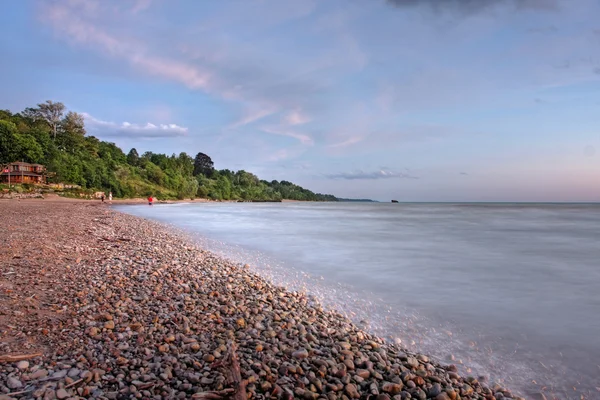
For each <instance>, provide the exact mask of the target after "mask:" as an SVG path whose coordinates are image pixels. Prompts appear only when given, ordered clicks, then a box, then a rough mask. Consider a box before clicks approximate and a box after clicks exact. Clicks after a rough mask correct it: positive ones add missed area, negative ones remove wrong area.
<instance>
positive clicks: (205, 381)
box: [200, 377, 215, 386]
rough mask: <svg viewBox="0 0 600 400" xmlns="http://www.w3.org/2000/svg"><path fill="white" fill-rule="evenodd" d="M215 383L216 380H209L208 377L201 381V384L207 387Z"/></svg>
mask: <svg viewBox="0 0 600 400" xmlns="http://www.w3.org/2000/svg"><path fill="white" fill-rule="evenodd" d="M214 382H215V380H214V379H209V378H207V377H203V378H202V379H201V380H200V384H202V385H205V386H206V385H212V384H213V383H214Z"/></svg>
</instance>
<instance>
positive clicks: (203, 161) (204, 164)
mask: <svg viewBox="0 0 600 400" xmlns="http://www.w3.org/2000/svg"><path fill="white" fill-rule="evenodd" d="M213 171H214V163H213V161H212V160H211V159H210V157H209V156H207V155H206V154H204V153H198V154H196V158H195V159H194V172H193V174H194V176H197V175H199V174H202V175H204V176H208V177H210V176H211V175H212V173H213Z"/></svg>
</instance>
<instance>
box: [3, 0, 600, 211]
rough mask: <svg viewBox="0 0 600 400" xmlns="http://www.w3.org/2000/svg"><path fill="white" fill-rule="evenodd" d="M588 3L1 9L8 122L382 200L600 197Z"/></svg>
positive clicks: (598, 117) (80, 3) (598, 62)
mask: <svg viewBox="0 0 600 400" xmlns="http://www.w3.org/2000/svg"><path fill="white" fill-rule="evenodd" d="M598 16H600V1H598V0H569V1H561V0H477V1H475V0H369V1H367V0H320V1H319V0H293V1H281V0H240V1H234V0H222V1H210V0H206V1H203V0H173V1H167V0H57V1H52V0H43V1H42V0H40V1H36V0H5V1H4V2H3V12H2V13H1V14H0V51H1V54H2V58H1V62H0V85H1V86H0V87H1V88H2V90H0V109H8V110H11V111H13V112H18V111H21V110H23V109H24V108H26V107H30V106H34V105H35V104H37V103H41V102H44V101H46V100H53V101H60V102H63V103H64V104H65V105H66V106H67V108H68V109H69V110H72V111H76V112H80V113H82V114H84V116H85V118H86V127H87V131H88V134H89V135H94V136H97V137H98V138H100V139H103V140H108V141H112V142H115V143H116V144H117V145H119V146H120V147H121V148H123V150H124V151H125V152H128V151H129V149H130V148H132V147H135V148H136V149H137V150H138V152H139V153H140V154H141V153H142V152H144V151H153V152H161V153H167V154H171V153H176V154H178V153H180V152H186V153H188V154H190V155H191V156H192V157H193V156H194V155H195V154H196V153H198V152H204V153H206V154H208V155H209V156H210V157H211V158H212V159H213V161H214V162H215V167H216V168H218V169H223V168H228V169H233V170H238V169H244V170H246V171H250V172H253V173H255V174H257V175H258V176H259V177H260V178H261V179H267V180H272V179H277V180H282V179H285V180H289V181H292V182H294V183H298V184H300V185H302V186H304V187H307V188H309V189H311V190H313V191H315V192H321V193H331V194H334V195H336V196H339V197H353V198H372V199H377V200H381V201H389V200H391V199H396V200H399V201H600V18H598Z"/></svg>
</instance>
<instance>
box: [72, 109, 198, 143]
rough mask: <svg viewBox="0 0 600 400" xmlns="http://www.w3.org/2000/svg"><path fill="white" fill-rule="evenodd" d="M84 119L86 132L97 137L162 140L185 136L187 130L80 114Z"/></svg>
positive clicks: (176, 126)
mask: <svg viewBox="0 0 600 400" xmlns="http://www.w3.org/2000/svg"><path fill="white" fill-rule="evenodd" d="M82 114H83V117H84V118H85V122H86V128H87V130H88V131H89V132H90V133H92V134H96V135H99V136H120V137H131V138H164V137H176V136H186V135H187V133H188V128H186V127H183V126H179V125H177V124H153V123H151V122H147V123H146V124H132V123H130V122H122V123H120V124H119V123H116V122H110V121H103V120H100V119H97V118H94V117H93V116H91V115H90V114H87V113H82Z"/></svg>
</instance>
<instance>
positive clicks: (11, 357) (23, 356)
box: [0, 353, 42, 363]
mask: <svg viewBox="0 0 600 400" xmlns="http://www.w3.org/2000/svg"><path fill="white" fill-rule="evenodd" d="M41 356H42V353H33V354H21V355H10V354H5V355H2V356H0V363H5V362H7V363H11V362H17V361H23V360H29V359H30V358H35V357H41Z"/></svg>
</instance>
